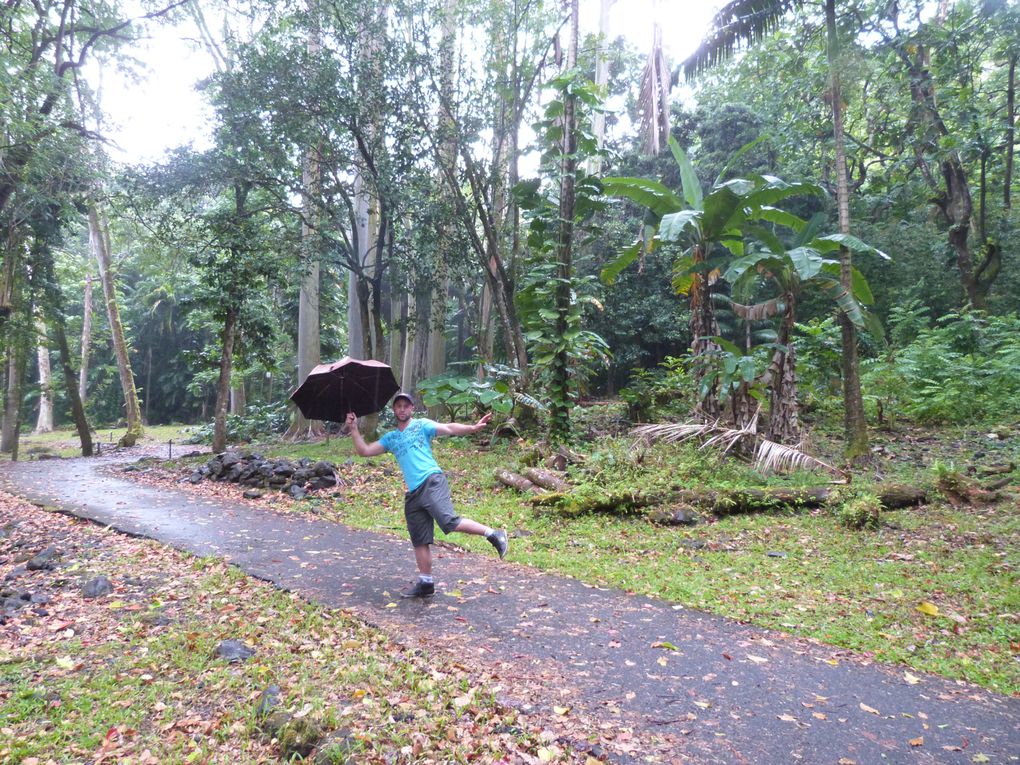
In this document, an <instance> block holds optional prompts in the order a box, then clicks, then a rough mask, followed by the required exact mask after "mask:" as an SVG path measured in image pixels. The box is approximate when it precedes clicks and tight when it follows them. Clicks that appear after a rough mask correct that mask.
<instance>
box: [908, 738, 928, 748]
mask: <svg viewBox="0 0 1020 765" xmlns="http://www.w3.org/2000/svg"><path fill="white" fill-rule="evenodd" d="M907 743H908V744H910V745H911V746H924V736H918V737H917V738H912V739H910V740H909V741H907Z"/></svg>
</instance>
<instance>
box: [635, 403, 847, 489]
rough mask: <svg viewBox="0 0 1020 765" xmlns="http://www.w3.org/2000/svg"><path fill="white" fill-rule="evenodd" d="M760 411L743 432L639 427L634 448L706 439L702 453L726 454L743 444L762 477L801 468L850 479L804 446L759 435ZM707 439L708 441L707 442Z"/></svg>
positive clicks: (703, 426)
mask: <svg viewBox="0 0 1020 765" xmlns="http://www.w3.org/2000/svg"><path fill="white" fill-rule="evenodd" d="M760 414H761V407H759V408H758V409H757V410H756V411H755V413H754V415H753V416H752V417H751V419H750V420H749V421H748V422H747V424H746V425H744V426H743V427H741V428H728V427H724V426H722V425H720V424H719V421H718V420H715V421H713V422H682V423H665V424H649V425H638V426H637V427H636V428H633V429H632V430H631V434H633V435H635V436H638V437H639V439H638V441H636V442H635V444H634V448H637V447H638V446H639V445H640V444H646V443H648V442H650V441H665V442H667V443H681V442H683V441H689V440H691V439H695V438H704V439H705V441H704V443H702V445H701V448H702V449H709V448H713V447H717V448H719V449H720V450H721V451H722V453H723V454H726V453H727V452H729V451H731V450H732V449H733V448H734V447H735V446H737V444H740V443H741V442H744V443H747V442H751V443H753V444H754V458H753V460H754V466H755V468H756V469H757V470H759V471H760V472H762V473H778V472H786V471H789V470H796V469H799V468H816V467H820V468H823V469H825V470H828V471H830V472H832V473H835V474H836V475H839V476H842V477H843V478H847V474H846V473H845V472H844V471H843V470H840V469H839V468H837V467H835V466H833V465H830V464H829V463H827V462H825V461H823V460H820V459H818V458H817V457H813V456H812V455H810V454H808V453H807V452H805V451H804V450H803V449H802V448H801V444H797V445H796V446H790V445H788V444H780V443H777V442H775V441H770V440H769V439H767V438H763V437H762V436H760V435H759V434H758V418H759V415H760ZM706 437H707V438H706Z"/></svg>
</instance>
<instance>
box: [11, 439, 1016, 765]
mask: <svg viewBox="0 0 1020 765" xmlns="http://www.w3.org/2000/svg"><path fill="white" fill-rule="evenodd" d="M109 464H110V463H109V462H107V461H106V460H102V459H89V460H86V459H77V460H64V461H60V462H56V461H40V462H27V463H4V464H2V465H0V488H3V489H4V490H6V491H9V492H11V493H16V494H21V495H22V496H25V497H27V498H29V499H32V500H34V501H37V502H42V503H46V504H50V505H55V506H60V507H61V508H62V509H64V510H68V511H70V512H73V513H74V514H75V515H78V516H81V517H85V518H90V519H92V520H95V521H98V522H100V523H103V524H107V525H110V526H113V527H115V528H117V529H120V530H122V531H124V532H128V533H131V534H137V535H141V536H145V537H151V538H153V539H157V540H159V541H161V542H164V543H167V544H170V545H173V546H174V547H177V548H180V549H183V550H188V551H190V552H192V553H195V554H197V555H216V556H219V557H222V558H225V559H228V560H230V561H231V562H232V563H234V564H236V565H237V566H239V567H240V568H241V569H243V570H244V571H246V572H248V573H249V574H251V575H253V576H257V577H260V578H263V579H267V580H271V581H272V582H274V583H276V584H277V585H278V586H280V587H283V588H286V589H288V590H293V591H296V592H299V593H301V594H302V595H305V596H307V597H309V598H313V599H315V600H317V601H320V602H322V603H325V604H328V605H331V606H340V607H345V608H349V609H351V610H352V611H354V612H355V613H357V614H358V615H359V616H361V617H363V618H365V619H366V620H368V621H370V622H372V623H374V624H377V625H379V626H382V627H383V628H385V629H387V630H388V631H390V632H392V633H394V634H399V633H401V632H402V631H408V630H409V629H412V628H413V630H415V631H417V632H418V633H424V634H425V635H427V636H428V639H429V640H432V641H442V643H446V644H448V643H450V641H457V642H456V643H455V645H459V646H463V647H464V651H465V654H466V655H467V656H470V657H474V656H478V657H481V658H482V660H485V659H486V657H489V658H492V659H494V660H497V659H498V660H505V661H510V662H513V663H514V665H515V666H517V667H519V668H521V671H522V672H523V673H524V675H523V676H522V680H521V682H522V683H523V682H524V681H525V680H527V681H528V682H531V681H536V682H541V683H544V686H545V687H546V688H547V689H561V688H566V689H570V691H571V695H570V696H569V697H567V698H563V697H562V696H559V695H555V696H554V695H552V694H551V693H549V694H543V697H542V698H535V699H533V700H532V703H534V704H535V705H536V706H550V705H553V704H558V705H563V704H568V705H572V706H573V707H574V708H576V709H579V710H581V711H584V712H586V713H589V714H592V715H593V716H595V717H597V718H599V719H603V720H606V719H608V720H614V721H617V724H618V725H619V726H620V727H627V726H634V727H636V728H644V729H646V730H651V731H654V732H655V733H656V734H664V735H667V736H669V737H671V738H674V737H675V741H676V752H675V757H676V759H678V760H679V761H681V762H690V763H727V764H729V763H763V764H768V765H772V764H773V763H811V764H812V765H815V764H816V763H817V764H821V763H832V764H833V765H837V764H838V763H856V765H872V764H873V763H972V762H990V763H993V765H996V764H998V763H1018V762H1020V699H1017V698H1009V697H1004V696H999V695H995V694H992V693H989V692H987V691H985V690H982V689H980V688H976V687H974V686H970V685H965V684H963V683H957V682H951V681H948V680H945V679H943V678H939V677H936V676H931V675H922V676H921V677H920V682H917V683H915V684H910V683H908V682H907V681H906V679H905V677H904V671H903V668H901V667H893V666H884V665H876V664H872V663H870V662H868V661H867V660H866V659H865V658H864V657H861V656H857V655H853V654H850V653H849V652H844V651H840V650H838V649H835V648H832V647H830V646H824V645H819V644H817V643H813V642H810V641H802V640H796V639H792V638H789V637H788V636H784V635H782V634H780V633H776V632H770V631H767V630H761V629H756V628H751V627H748V626H746V625H741V624H738V623H736V622H733V621H730V620H727V619H723V618H720V617H716V616H712V615H710V614H705V613H702V612H699V611H694V610H691V609H687V608H683V607H681V606H678V605H674V604H671V603H667V602H664V601H659V600H655V599H651V598H644V597H636V596H631V595H627V594H626V593H623V592H619V591H612V590H603V589H598V588H593V587H590V586H587V585H584V584H581V583H580V582H578V581H576V580H573V579H570V578H566V577H562V576H557V575H554V574H544V573H540V572H538V571H535V570H533V569H530V568H527V567H524V566H519V565H515V564H513V563H512V562H509V561H508V562H500V561H498V560H496V559H494V558H492V557H488V556H482V555H476V554H471V553H467V552H463V551H461V550H459V548H451V547H447V546H443V545H441V546H439V548H438V551H437V552H438V559H437V561H436V571H437V578H438V581H439V590H440V594H437V595H436V597H434V598H431V599H429V600H427V601H401V600H400V599H399V598H398V596H397V592H398V590H399V589H401V588H402V587H404V586H406V584H407V579H406V575H407V572H408V570H409V568H410V566H411V551H410V548H409V545H408V543H407V542H406V541H405V540H403V539H401V538H398V537H392V536H387V535H383V534H377V533H372V532H367V531H359V530H356V529H351V528H347V527H344V526H340V525H337V524H333V523H327V522H324V521H318V520H314V519H311V518H308V517H307V516H296V515H284V514H279V513H275V512H271V511H267V510H263V509H258V508H253V507H250V506H247V505H244V504H231V503H224V502H218V501H213V500H210V499H207V498H205V497H203V496H201V495H197V494H194V493H188V492H186V491H170V490H165V489H155V488H151V487H148V486H145V485H143V484H139V483H135V482H132V481H129V480H125V479H124V478H121V477H118V476H117V474H116V472H111V471H110V470H109ZM509 558H510V561H512V558H513V546H512V542H511V549H510V556H509ZM394 604H395V605H394ZM665 644H670V645H672V646H676V647H677V649H679V650H671V649H670V647H669V645H665ZM469 660H470V659H469ZM1011 660H1013V659H1011V658H1005V659H1004V661H1011ZM915 674H917V673H915ZM510 682H512V679H507V683H510ZM911 741H913V742H914V745H912V744H911ZM983 758H987V759H983ZM635 761H637V760H635Z"/></svg>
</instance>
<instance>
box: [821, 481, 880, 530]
mask: <svg viewBox="0 0 1020 765" xmlns="http://www.w3.org/2000/svg"><path fill="white" fill-rule="evenodd" d="M826 504H827V505H828V507H829V508H830V509H831V510H832V512H833V515H835V517H836V522H837V523H838V524H839V525H840V526H843V527H844V528H847V529H852V530H854V531H860V530H862V529H872V530H874V529H877V528H878V526H879V522H880V517H881V512H882V501H881V500H880V499H879V498H878V495H877V494H875V493H874V492H870V491H867V490H864V489H857V488H851V487H849V486H848V487H846V488H844V489H841V490H839V491H836V492H833V494H832V495H831V496H830V497H829V499H828V502H827V503H826Z"/></svg>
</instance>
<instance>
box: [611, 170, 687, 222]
mask: <svg viewBox="0 0 1020 765" xmlns="http://www.w3.org/2000/svg"><path fill="white" fill-rule="evenodd" d="M602 188H603V189H604V190H605V192H606V194H608V195H609V196H613V197H623V198H624V199H629V200H631V201H632V202H637V203H638V204H639V205H641V206H642V207H647V208H648V209H649V210H651V211H652V212H653V213H655V214H656V215H657V216H658V217H660V218H661V217H662V216H663V215H665V214H666V213H671V212H676V211H677V210H682V209H684V202H683V200H682V199H680V197H678V196H677V195H676V194H675V193H674V192H672V191H670V190H669V189H668V188H666V187H665V186H664V185H663V184H661V183H659V182H658V181H653V180H649V179H648V178H626V177H612V178H604V179H603V180H602Z"/></svg>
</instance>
